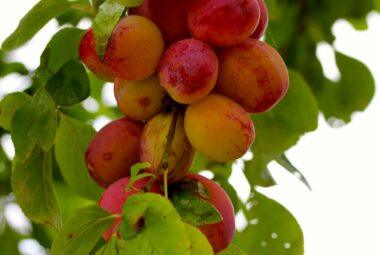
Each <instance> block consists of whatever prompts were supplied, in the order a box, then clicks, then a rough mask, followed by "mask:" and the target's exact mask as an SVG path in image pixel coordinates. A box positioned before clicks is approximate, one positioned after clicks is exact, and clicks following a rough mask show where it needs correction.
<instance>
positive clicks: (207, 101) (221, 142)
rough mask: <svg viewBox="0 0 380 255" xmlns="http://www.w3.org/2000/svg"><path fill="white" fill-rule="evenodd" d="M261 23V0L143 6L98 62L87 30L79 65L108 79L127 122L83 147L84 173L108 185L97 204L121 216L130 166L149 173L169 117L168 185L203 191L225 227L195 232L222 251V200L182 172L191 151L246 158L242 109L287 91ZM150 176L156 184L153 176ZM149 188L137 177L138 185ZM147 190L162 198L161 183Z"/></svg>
mask: <svg viewBox="0 0 380 255" xmlns="http://www.w3.org/2000/svg"><path fill="white" fill-rule="evenodd" d="M267 23H268V13H267V9H266V6H265V3H264V1H263V0H182V1H178V0H145V1H144V3H143V4H142V5H141V6H139V7H136V8H131V9H129V11H128V15H127V16H124V17H122V18H121V19H120V21H119V22H118V24H117V25H116V26H115V28H114V30H113V32H112V35H111V37H110V39H109V42H108V46H107V48H106V51H105V54H104V59H100V58H99V56H98V55H97V53H96V50H95V39H94V33H93V30H92V29H90V30H89V31H88V32H87V33H86V34H85V35H84V37H83V39H82V41H81V44H80V57H81V59H82V61H83V62H84V63H85V64H86V66H87V67H88V69H90V70H91V71H92V72H93V73H94V74H95V75H96V76H98V77H99V78H101V79H103V80H105V81H110V82H114V84H115V85H114V94H115V98H116V101H117V105H118V108H119V109H120V111H121V112H122V113H123V114H124V115H125V116H126V117H124V118H121V119H118V120H114V121H112V122H111V123H109V124H108V125H106V126H105V127H104V128H102V129H101V130H100V131H99V132H98V133H97V135H96V136H95V137H94V138H93V140H92V142H91V143H90V144H89V146H88V149H87V151H86V164H87V167H88V170H89V173H90V175H91V176H92V177H93V179H94V180H95V181H96V182H97V183H98V184H99V185H100V186H102V187H104V188H107V189H106V191H105V192H104V194H103V195H102V198H101V199H100V202H99V203H100V206H102V207H103V208H105V209H107V210H109V211H111V212H113V213H120V212H121V209H122V206H123V204H124V202H125V200H126V199H127V197H129V196H130V195H132V194H134V193H136V192H137V191H136V190H131V191H128V192H126V191H125V186H126V184H127V183H128V180H129V177H128V176H129V175H130V168H131V166H132V165H134V164H135V163H137V162H149V163H150V164H151V167H150V168H149V169H146V171H149V172H151V173H153V174H156V172H157V168H158V167H159V166H160V163H161V161H162V157H163V154H164V150H165V147H166V144H167V138H168V133H169V131H170V127H171V123H172V120H173V118H174V114H176V116H175V117H176V122H175V132H174V136H173V137H172V141H171V146H170V151H169V153H168V170H169V171H168V183H169V184H171V183H174V182H177V181H179V180H183V179H193V180H197V181H199V182H201V183H202V184H203V185H204V186H205V187H206V188H207V189H208V190H209V192H210V194H211V196H210V198H209V200H210V202H212V203H213V204H214V205H215V207H216V208H217V209H218V210H219V211H220V213H221V215H222V217H223V221H222V222H219V223H216V224H210V225H205V226H201V227H200V229H201V231H202V232H203V233H204V234H205V235H206V237H207V238H208V239H209V241H210V243H211V245H212V246H213V249H214V251H215V253H218V252H219V251H221V250H223V249H224V248H226V247H227V246H228V244H229V243H230V242H231V240H232V238H233V233H234V231H235V223H234V212H233V207H232V205H231V202H230V200H229V198H228V196H227V195H226V193H225V192H224V191H223V190H222V189H221V188H220V187H219V186H218V185H217V184H216V183H214V182H212V181H210V180H208V179H207V178H205V177H202V176H200V175H196V174H189V173H188V170H189V169H190V167H191V165H192V163H193V160H194V157H195V152H196V151H198V152H199V153H200V154H202V155H204V156H206V157H207V158H209V159H210V160H213V161H218V162H227V161H231V160H235V159H237V158H240V157H241V156H243V155H244V154H245V153H246V152H247V150H248V149H249V147H250V146H251V144H252V143H253V141H254V137H255V131H254V126H253V123H252V121H251V118H250V115H249V113H255V114H257V113H262V112H265V111H268V110H270V109H271V108H272V107H273V106H274V105H276V104H277V103H278V102H279V101H280V100H281V99H282V98H283V96H284V95H285V93H286V91H287V88H288V72H287V68H286V65H285V64H284V62H283V60H282V58H281V56H280V55H279V54H278V53H277V52H276V50H275V49H273V48H272V47H271V46H269V45H268V44H266V43H265V42H262V41H260V40H259V39H260V37H261V36H262V35H263V33H264V31H265V29H266V26H267ZM174 108H176V109H179V110H178V111H172V109H174ZM157 180H158V183H159V182H162V178H160V176H158V178H157ZM147 182H148V181H147V180H146V179H142V180H139V181H137V182H136V183H135V187H137V188H138V189H142V188H144V187H145V185H146V183H147ZM150 191H151V192H156V193H161V189H160V187H159V184H157V183H155V184H154V185H153V186H152V187H151V190H150ZM115 224H116V223H115ZM112 232H114V230H113V228H112V229H110V230H109V232H108V233H105V238H109V236H110V235H111V234H112Z"/></svg>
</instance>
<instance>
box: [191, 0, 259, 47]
mask: <svg viewBox="0 0 380 255" xmlns="http://www.w3.org/2000/svg"><path fill="white" fill-rule="evenodd" d="M259 18H260V8H259V4H258V3H257V1H256V0H196V1H195V2H194V4H193V5H192V6H191V8H190V10H189V14H188V19H187V24H188V26H189V29H190V32H191V34H192V35H193V36H194V37H195V38H197V39H199V40H202V41H205V42H208V43H210V44H212V45H215V46H230V45H235V44H238V43H241V42H243V41H244V40H246V39H247V38H248V37H249V36H250V35H251V34H252V33H253V31H254V30H255V29H256V27H257V25H258V23H259Z"/></svg>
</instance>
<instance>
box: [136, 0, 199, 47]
mask: <svg viewBox="0 0 380 255" xmlns="http://www.w3.org/2000/svg"><path fill="white" fill-rule="evenodd" d="M192 1H193V0H180V1H179V0H145V1H144V3H143V4H142V5H141V6H139V7H136V8H131V9H130V10H129V12H130V14H132V15H133V14H136V15H141V16H144V17H146V18H148V19H150V20H151V21H153V23H154V24H156V25H157V26H158V27H159V28H160V30H161V32H162V35H163V37H164V39H165V42H167V43H172V42H175V41H178V40H181V39H185V38H189V37H191V35H190V32H189V29H188V28H187V12H188V9H189V6H190V3H192Z"/></svg>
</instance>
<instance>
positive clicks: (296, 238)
mask: <svg viewBox="0 0 380 255" xmlns="http://www.w3.org/2000/svg"><path fill="white" fill-rule="evenodd" d="M93 2H94V6H95V7H94V8H92V7H91V6H90V5H89V4H90V3H89V1H87V0H79V1H66V0H42V1H40V2H39V4H38V6H39V7H38V8H37V7H35V8H33V9H32V10H31V12H30V13H29V14H28V15H29V16H28V15H27V16H26V18H24V19H23V21H22V23H21V26H22V27H21V28H19V29H18V30H17V31H16V34H14V35H13V36H12V37H10V38H9V39H8V40H6V41H5V43H4V44H3V45H2V48H3V49H7V50H8V49H13V48H17V47H18V46H19V45H22V44H23V43H25V42H26V41H27V40H28V39H30V38H31V37H32V36H33V35H34V34H35V33H36V32H37V31H38V30H39V29H40V28H41V27H42V26H43V25H45V24H46V22H47V21H48V20H49V19H50V18H53V17H55V16H57V15H58V16H57V17H56V18H57V20H58V22H59V24H60V25H63V24H71V25H74V26H75V25H77V24H78V22H79V21H80V20H81V19H83V18H89V17H93V13H94V12H96V10H97V9H98V6H99V5H100V4H101V3H102V2H104V1H99V0H98V1H93ZM266 3H267V5H268V9H269V13H270V22H269V26H268V29H267V32H266V34H265V40H266V41H267V42H268V43H269V44H271V45H272V46H273V47H275V48H276V49H277V50H278V51H279V52H280V54H281V55H282V57H283V58H284V60H285V62H286V64H287V66H288V67H289V70H290V89H289V93H288V94H287V96H286V97H285V99H284V100H283V101H282V102H281V103H280V104H279V105H278V106H277V107H276V108H274V110H272V111H270V112H268V113H265V114H263V115H257V116H252V119H253V120H254V122H255V126H256V131H257V141H256V143H255V144H254V145H253V147H252V152H253V154H254V157H253V159H250V160H246V161H244V162H240V163H241V165H244V174H245V176H246V178H247V180H248V181H249V183H250V185H251V198H250V199H249V201H248V204H243V203H242V202H241V201H239V199H238V196H237V194H236V189H235V187H233V186H231V184H229V183H228V181H227V180H228V178H229V177H230V175H231V172H232V163H231V164H220V163H215V162H210V161H208V160H207V159H205V158H202V157H198V158H197V161H196V163H195V165H194V166H193V169H194V171H200V170H211V171H213V173H214V175H215V177H214V179H215V180H216V181H218V182H219V183H220V184H221V185H222V187H223V188H224V189H225V190H226V191H227V193H228V194H229V196H230V197H231V200H232V202H233V204H234V207H235V210H236V212H238V211H240V210H241V211H242V212H243V213H244V214H245V216H246V218H247V219H248V220H249V225H248V227H247V228H246V229H245V230H244V231H242V232H241V233H238V234H237V235H236V240H235V242H236V244H238V245H239V247H241V248H242V249H243V250H244V251H245V252H246V254H258V255H265V254H268V255H269V254H290V255H300V254H303V234H302V230H301V229H300V227H299V225H298V223H297V221H296V220H295V219H294V217H293V216H292V215H291V213H290V212H288V211H287V210H286V209H285V208H284V207H283V206H281V205H280V204H278V203H277V202H275V201H273V200H271V199H269V198H266V197H265V196H263V195H262V194H260V193H258V192H257V191H256V190H255V187H257V186H263V187H268V186H272V185H275V181H274V180H273V178H272V177H271V175H270V172H269V171H268V163H270V162H271V161H273V160H277V161H279V160H283V159H284V154H285V152H286V151H287V150H288V149H289V148H290V147H292V146H294V145H295V144H296V143H297V141H298V139H299V138H300V137H301V136H302V135H304V134H305V133H306V132H311V131H313V130H315V129H316V128H317V125H318V123H317V122H318V114H319V113H320V112H321V113H322V114H323V115H324V117H325V118H326V120H327V121H328V120H330V119H331V118H334V119H340V120H343V121H344V122H346V123H348V122H349V121H351V116H352V114H353V113H354V112H357V111H364V110H365V108H366V107H367V105H368V104H369V102H370V101H371V99H372V97H373V95H374V89H375V84H374V81H373V78H372V76H371V74H370V72H369V70H368V68H367V67H366V66H365V65H364V64H362V63H360V62H359V61H358V60H356V59H353V58H351V57H348V56H345V55H344V54H342V53H340V52H335V56H336V62H337V66H338V69H339V71H340V74H341V79H340V80H339V81H337V82H333V81H331V80H329V79H327V78H326V77H325V76H324V74H323V70H322V65H321V63H320V61H319V60H318V58H317V56H316V49H317V45H318V43H320V42H325V43H328V44H330V45H332V43H333V42H334V40H335V38H334V35H333V33H332V30H331V28H332V26H333V24H334V22H335V21H337V20H338V19H346V20H348V21H349V22H351V24H352V25H353V26H354V27H355V28H356V29H359V30H364V29H366V28H367V23H366V15H367V14H368V13H369V12H370V11H373V10H376V11H380V0H362V1H357V0H344V1H343V0H266ZM4 8H5V7H4ZM36 15H38V17H39V18H38V17H37V16H36ZM36 17H37V18H36ZM26 30H27V31H28V32H27V33H26V32H25V31H26ZM82 34H83V31H82V30H79V29H76V28H64V29H62V30H61V31H60V32H58V33H57V34H56V35H55V36H54V37H53V38H52V40H51V41H50V43H49V44H48V45H47V47H46V49H45V51H44V53H43V54H42V56H41V66H40V67H39V68H38V69H37V70H27V69H26V68H25V66H24V65H23V64H22V63H13V62H9V61H8V60H7V56H8V55H7V53H5V52H4V51H3V50H1V51H0V78H1V77H5V76H7V75H9V74H11V73H17V74H19V75H32V74H35V75H34V77H33V80H32V83H31V84H30V87H29V88H28V89H27V90H26V91H25V92H26V94H29V95H30V96H33V98H36V96H35V95H36V91H40V92H41V90H39V89H40V86H41V84H42V83H46V82H48V81H50V82H51V83H52V82H55V83H59V82H60V81H61V79H58V78H57V79H56V81H54V80H51V78H52V77H54V75H55V77H57V75H58V76H59V75H60V74H61V73H63V72H66V71H67V70H66V69H70V68H68V67H67V66H66V69H63V68H64V66H65V64H66V63H67V62H68V61H70V60H73V59H77V58H78V53H77V51H76V49H77V47H78V43H79V40H80V38H81V36H82ZM68 38H69V39H70V40H68ZM75 64H78V65H79V63H75ZM71 69H73V68H71ZM71 69H70V71H72V70H71ZM74 69H82V67H81V66H80V67H79V68H74ZM35 71H36V72H35ZM353 74H355V75H353ZM73 79H74V80H70V83H71V82H73V81H74V82H77V84H81V86H82V91H76V92H77V93H76V94H75V91H74V94H73V95H67V93H69V92H72V91H71V88H70V85H69V83H68V82H63V81H62V83H60V86H61V90H60V91H58V92H57V93H66V95H67V97H70V99H72V101H70V102H68V103H67V102H63V103H62V102H61V103H60V104H61V105H62V106H61V107H60V108H59V111H60V112H61V114H62V115H61V116H64V118H65V119H66V120H69V118H68V117H67V116H70V117H71V118H74V119H76V120H78V121H81V122H83V126H82V127H80V125H76V126H77V128H78V130H79V129H82V130H87V131H88V132H87V131H86V132H87V134H86V136H90V135H92V133H93V132H92V131H91V130H89V127H87V126H85V125H89V124H91V123H92V122H93V121H94V119H95V118H96V117H97V116H99V115H104V116H107V117H109V118H111V119H114V118H116V117H118V116H120V113H119V112H118V111H117V110H116V109H115V108H112V107H109V106H107V105H106V104H105V102H104V101H103V99H102V88H103V84H104V83H103V82H102V81H99V80H98V79H97V78H95V77H94V76H93V75H91V74H89V83H90V87H91V94H90V97H91V98H92V99H94V100H95V101H96V102H97V104H98V109H97V110H95V111H87V110H86V108H85V107H84V106H83V105H82V104H75V105H72V104H73V103H77V102H79V101H81V100H82V99H83V98H84V97H87V96H88V81H87V79H86V78H83V75H80V76H79V77H76V78H75V77H74V78H73ZM48 84H49V83H48ZM49 92H51V91H49ZM44 93H45V94H47V92H46V91H44ZM51 93H52V92H51ZM26 94H21V95H20V94H13V95H11V96H9V97H8V99H4V100H3V101H1V103H0V136H4V135H6V134H8V133H9V130H10V128H11V126H12V125H11V120H12V119H13V115H14V113H15V111H16V110H17V109H20V108H23V109H24V110H23V111H24V115H25V114H27V115H29V114H30V115H31V116H32V117H33V112H32V111H33V109H32V110H31V109H28V107H24V106H25V104H26V103H28V100H29V96H27V95H26ZM37 95H38V93H37ZM52 96H53V94H52ZM49 97H50V96H49ZM53 98H54V96H53V97H52V98H50V99H49V100H53ZM22 113H23V112H18V114H19V115H21V114H22ZM50 113H52V112H50ZM52 114H53V115H54V113H52ZM294 116H297V117H296V118H295V117H294ZM35 117H36V116H35ZM50 117H51V116H50ZM36 118H37V119H38V116H37V117H36ZM51 118H53V117H51ZM16 119H17V118H16ZM22 119H24V118H22ZM22 119H20V120H19V125H21V126H30V128H31V129H30V132H32V133H33V134H32V136H31V137H29V138H30V139H32V140H33V139H36V144H37V145H36V146H32V148H29V149H30V150H31V151H33V150H37V151H38V152H40V154H41V155H40V154H38V153H37V154H36V155H35V157H38V156H41V157H42V156H43V155H44V153H50V154H49V155H50V156H49V157H52V159H51V161H52V162H50V163H49V164H50V165H49V166H48V167H49V171H53V178H54V187H55V190H56V193H57V199H58V204H59V205H60V208H61V214H62V217H63V221H64V222H65V221H66V220H67V219H68V217H69V216H70V215H72V214H73V213H74V212H75V211H76V210H77V209H79V208H81V207H83V206H85V205H88V204H91V203H94V201H90V200H87V199H85V198H83V197H81V196H80V194H82V195H83V194H84V196H85V197H87V198H92V199H94V200H96V198H95V197H94V196H92V195H89V194H88V190H82V189H89V190H91V189H92V188H93V187H92V188H91V187H90V188H89V186H88V185H83V186H84V187H75V188H73V189H70V188H68V186H67V184H65V183H64V181H63V178H62V176H64V177H65V180H66V181H67V182H68V184H69V186H71V187H73V184H72V183H71V181H72V180H73V179H74V178H75V176H74V174H73V173H72V172H71V173H70V172H69V170H67V171H65V172H63V173H62V175H61V173H60V172H59V170H58V169H59V167H58V165H57V162H56V161H57V160H58V163H59V165H60V166H61V167H62V168H64V169H70V168H75V167H78V169H82V168H83V161H81V159H79V158H75V157H74V156H72V158H73V159H72V161H73V162H74V163H73V164H72V165H65V164H64V163H62V162H63V160H62V157H63V156H62V153H66V152H65V148H66V147H68V148H71V147H70V146H72V148H76V149H77V150H79V151H80V150H82V149H83V148H82V147H83V146H84V143H85V142H86V141H88V139H87V138H88V137H87V138H86V139H84V140H85V141H80V146H77V147H75V146H76V145H75V144H70V142H69V141H70V140H68V139H72V135H70V132H64V131H65V130H63V131H62V129H63V127H62V126H63V125H62V124H61V125H60V131H59V132H60V133H59V134H60V137H59V141H61V142H62V143H61V144H60V148H58V152H57V148H55V149H56V154H58V155H54V153H52V151H49V150H50V147H51V143H52V140H53V137H50V140H49V141H43V139H42V138H41V139H40V141H38V137H39V135H40V132H41V130H39V129H38V128H33V125H31V124H32V123H31V121H29V122H28V121H26V122H25V121H24V122H23V121H22ZM16 121H17V120H16ZM60 121H62V120H60ZM74 121H75V120H71V119H70V122H73V123H74ZM85 123H86V124H85ZM15 131H16V133H17V127H16V128H15V129H14V130H12V132H15ZM50 131H51V130H50ZM66 131H67V130H66ZM20 132H22V130H21V131H20ZM46 133H49V130H47V131H46V132H45V134H46ZM45 138H46V137H45ZM45 138H44V139H45ZM14 139H16V141H15V142H16V145H17V144H20V143H21V144H22V143H24V142H25V141H24V140H23V139H22V138H17V135H16V137H15V138H14ZM77 140H78V139H77ZM39 146H41V147H42V148H43V149H45V151H48V152H43V151H42V150H41V148H40V147H39ZM16 147H17V146H16ZM21 147H23V146H21ZM55 156H57V160H56V159H55ZM11 161H12V159H10V158H8V156H7V155H6V153H5V152H4V149H3V148H2V146H1V147H0V254H12V255H14V254H19V251H18V248H17V245H18V243H19V241H20V240H22V239H25V238H33V239H35V240H37V241H38V242H39V243H40V244H41V245H42V246H44V247H45V248H46V249H49V248H50V246H51V243H52V241H53V239H54V236H55V235H56V232H55V230H53V228H51V227H49V226H46V225H38V224H35V223H33V224H32V231H31V233H28V234H26V235H25V234H22V233H18V232H17V231H16V230H15V229H13V228H12V226H10V225H9V224H8V222H7V220H6V218H5V217H4V208H5V207H6V206H7V204H9V203H10V202H14V199H12V196H11V195H10V194H11V184H10V182H11V180H10V179H11ZM282 162H283V163H284V162H285V163H284V164H282V165H283V166H284V167H285V168H289V169H288V170H289V171H291V172H296V171H295V169H294V167H293V166H292V165H291V163H290V162H286V161H282ZM64 165H65V166H64ZM45 167H46V165H45ZM35 170H36V171H43V170H41V169H35ZM61 171H62V169H61ZM19 178H22V176H20V177H19ZM36 178H37V179H38V177H36ZM81 178H84V179H85V178H87V177H86V176H81ZM70 180H71V181H70ZM36 182H38V181H36ZM33 187H34V184H33V183H30V184H29V189H30V190H32V189H33ZM49 188H50V187H49ZM49 192H50V191H49ZM16 193H17V192H16ZM51 193H52V192H51ZM95 193H96V194H97V195H96V196H98V194H99V191H98V190H96V189H95ZM29 195H30V194H29ZM49 195H52V194H49ZM10 198H11V199H10ZM32 209H33V208H31V210H32ZM257 222H258V224H257ZM273 233H274V234H276V238H273V236H271V235H272V234H273ZM263 242H265V243H263ZM284 245H285V246H284ZM265 247H267V248H268V249H266V250H265V249H264V248H265ZM287 247H288V248H287ZM233 249H236V250H238V248H236V247H232V248H231V250H233Z"/></svg>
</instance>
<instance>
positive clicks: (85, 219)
mask: <svg viewBox="0 0 380 255" xmlns="http://www.w3.org/2000/svg"><path fill="white" fill-rule="evenodd" d="M115 218H116V216H115V215H113V214H109V213H108V212H106V211H105V210H103V209H102V208H100V207H98V206H97V205H90V206H87V207H84V208H82V209H80V210H78V211H77V212H76V213H75V214H74V215H73V216H72V217H71V218H70V219H69V220H68V221H67V222H66V223H65V224H64V225H63V228H62V230H61V231H60V232H59V233H58V235H57V236H56V238H55V240H54V242H53V245H52V247H51V255H83V254H90V251H91V250H92V248H93V247H94V246H95V245H96V243H97V241H98V240H99V239H100V237H101V236H102V234H103V232H104V231H105V230H106V229H107V228H109V227H110V226H111V224H112V222H113V221H114V220H115Z"/></svg>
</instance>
